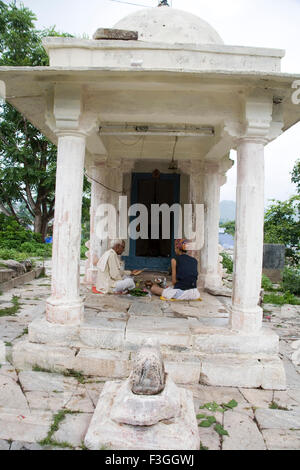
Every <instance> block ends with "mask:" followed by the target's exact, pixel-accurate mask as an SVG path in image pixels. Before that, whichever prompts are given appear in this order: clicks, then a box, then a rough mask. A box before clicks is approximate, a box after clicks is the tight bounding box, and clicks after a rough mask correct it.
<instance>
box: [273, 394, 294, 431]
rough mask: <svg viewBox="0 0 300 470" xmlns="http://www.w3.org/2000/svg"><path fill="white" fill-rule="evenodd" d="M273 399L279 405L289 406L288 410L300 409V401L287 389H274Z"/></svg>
mask: <svg viewBox="0 0 300 470" xmlns="http://www.w3.org/2000/svg"><path fill="white" fill-rule="evenodd" d="M273 401H274V402H275V403H277V405H279V406H281V407H283V408H287V409H288V410H290V411H292V410H295V411H297V409H298V410H299V411H300V403H298V402H297V401H296V400H294V399H293V398H292V397H291V396H290V395H289V394H288V393H287V391H281V392H278V391H274V397H273ZM299 424H300V423H299Z"/></svg>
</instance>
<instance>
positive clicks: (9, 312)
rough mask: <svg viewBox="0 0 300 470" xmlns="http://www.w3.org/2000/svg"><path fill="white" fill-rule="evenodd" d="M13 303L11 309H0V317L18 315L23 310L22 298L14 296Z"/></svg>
mask: <svg viewBox="0 0 300 470" xmlns="http://www.w3.org/2000/svg"><path fill="white" fill-rule="evenodd" d="M11 302H12V306H11V307H6V308H1V309H0V317H11V316H14V315H16V314H17V313H18V311H19V310H20V308H21V304H20V297H17V296H16V295H14V296H13V298H12V301H11Z"/></svg>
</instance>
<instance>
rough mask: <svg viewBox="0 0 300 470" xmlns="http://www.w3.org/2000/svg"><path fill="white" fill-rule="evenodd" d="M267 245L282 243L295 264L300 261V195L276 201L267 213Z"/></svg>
mask: <svg viewBox="0 0 300 470" xmlns="http://www.w3.org/2000/svg"><path fill="white" fill-rule="evenodd" d="M265 243H282V244H283V245H285V246H286V248H287V250H286V255H287V257H289V258H291V259H292V262H293V263H294V264H297V263H299V259H300V195H299V196H298V195H296V196H293V197H291V198H290V199H288V200H287V201H275V200H273V202H272V204H271V205H270V207H269V208H268V210H267V211H266V213H265Z"/></svg>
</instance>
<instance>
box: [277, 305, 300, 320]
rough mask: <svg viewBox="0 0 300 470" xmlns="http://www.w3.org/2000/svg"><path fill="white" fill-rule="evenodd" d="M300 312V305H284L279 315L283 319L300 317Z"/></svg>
mask: <svg viewBox="0 0 300 470" xmlns="http://www.w3.org/2000/svg"><path fill="white" fill-rule="evenodd" d="M299 313H300V306H299V305H283V306H282V307H281V311H280V314H279V317H280V318H281V319H290V318H295V317H298V315H299Z"/></svg>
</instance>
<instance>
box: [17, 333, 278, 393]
mask: <svg viewBox="0 0 300 470" xmlns="http://www.w3.org/2000/svg"><path fill="white" fill-rule="evenodd" d="M162 354H163V358H164V361H165V368H166V371H167V372H168V373H169V374H170V376H171V378H172V379H173V380H174V382H176V383H179V384H196V383H199V382H200V383H203V384H205V385H212V386H224V387H244V388H260V387H261V388H263V389H267V390H269V389H270V390H285V389H286V382H285V371H284V367H283V363H282V361H281V360H280V359H279V358H278V356H277V355H271V354H269V355H268V354H256V355H255V354H202V353H199V352H198V353H197V352H191V351H182V352H178V351H170V350H169V349H168V348H163V347H162ZM133 358H134V353H133V352H131V351H123V352H121V351H112V350H108V349H93V348H86V347H81V348H80V349H76V348H69V347H59V346H55V345H49V344H34V343H30V342H29V341H28V340H23V341H20V342H19V343H17V344H16V345H15V346H14V348H13V362H14V365H15V367H16V368H17V369H21V370H26V369H27V370H28V369H29V370H30V369H32V367H33V366H35V365H37V366H39V367H42V368H44V369H47V370H53V371H64V370H70V369H72V370H75V371H79V372H81V373H83V374H84V375H90V376H97V377H101V378H102V379H103V380H106V379H108V378H114V379H124V378H126V377H128V376H129V374H130V371H131V367H132V360H133Z"/></svg>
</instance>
